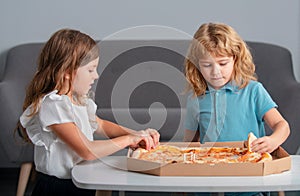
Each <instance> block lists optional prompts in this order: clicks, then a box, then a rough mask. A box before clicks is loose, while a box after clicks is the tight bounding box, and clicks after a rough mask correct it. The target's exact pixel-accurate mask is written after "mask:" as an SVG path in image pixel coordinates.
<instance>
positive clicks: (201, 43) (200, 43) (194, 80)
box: [184, 23, 257, 96]
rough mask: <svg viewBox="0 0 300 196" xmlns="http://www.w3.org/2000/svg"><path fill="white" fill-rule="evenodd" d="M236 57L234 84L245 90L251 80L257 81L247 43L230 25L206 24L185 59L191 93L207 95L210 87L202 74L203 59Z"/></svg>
mask: <svg viewBox="0 0 300 196" xmlns="http://www.w3.org/2000/svg"><path fill="white" fill-rule="evenodd" d="M207 55H211V56H214V57H224V56H226V57H231V56H232V57H233V60H234V67H233V72H232V75H231V81H234V82H235V84H236V85H237V86H238V87H239V88H244V87H245V86H247V84H248V83H249V82H250V80H257V78H256V75H255V65H254V63H253V59H252V55H251V53H250V50H249V48H248V46H247V44H246V43H245V41H244V40H243V39H242V38H241V37H240V36H239V35H238V34H237V32H236V31H235V30H234V29H233V28H232V27H230V26H229V25H226V24H222V23H206V24H203V25H201V26H200V28H199V29H198V30H197V31H196V33H195V34H194V38H193V40H192V41H191V44H190V47H189V50H188V54H187V56H186V59H185V63H184V65H185V76H186V79H187V81H188V84H189V85H188V89H189V90H190V89H192V90H193V91H194V94H195V95H196V96H200V95H204V94H205V91H206V89H207V83H206V81H205V79H204V77H203V76H202V74H201V73H200V70H199V59H200V58H201V57H202V56H207Z"/></svg>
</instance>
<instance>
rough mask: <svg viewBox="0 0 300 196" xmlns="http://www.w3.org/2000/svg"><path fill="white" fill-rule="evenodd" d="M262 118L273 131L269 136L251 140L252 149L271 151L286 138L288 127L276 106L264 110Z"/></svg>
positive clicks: (288, 132) (288, 131)
mask: <svg viewBox="0 0 300 196" xmlns="http://www.w3.org/2000/svg"><path fill="white" fill-rule="evenodd" d="M264 120H265V122H266V123H267V125H268V126H269V127H270V128H271V129H272V131H273V133H272V134H271V135H270V136H265V137H261V138H258V139H257V140H255V141H253V142H252V146H253V151H255V152H269V153H271V152H273V151H274V150H275V149H276V148H277V147H278V146H280V145H281V144H282V143H283V142H284V141H285V140H286V139H287V137H288V136H289V134H290V127H289V124H288V122H287V121H286V120H285V119H284V118H283V117H282V115H281V114H280V113H279V111H278V110H277V109H276V108H272V109H270V110H269V111H268V112H266V114H265V115H264Z"/></svg>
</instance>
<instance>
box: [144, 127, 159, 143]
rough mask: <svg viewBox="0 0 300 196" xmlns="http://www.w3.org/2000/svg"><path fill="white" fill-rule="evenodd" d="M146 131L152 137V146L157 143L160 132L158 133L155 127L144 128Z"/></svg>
mask: <svg viewBox="0 0 300 196" xmlns="http://www.w3.org/2000/svg"><path fill="white" fill-rule="evenodd" d="M145 131H146V132H147V133H149V134H150V136H151V137H152V139H153V144H154V148H155V147H156V146H157V145H159V138H160V134H159V133H158V131H157V130H155V129H151V128H148V129H146V130H145Z"/></svg>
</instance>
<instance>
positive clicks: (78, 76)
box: [20, 29, 159, 195]
mask: <svg viewBox="0 0 300 196" xmlns="http://www.w3.org/2000/svg"><path fill="white" fill-rule="evenodd" d="M98 63H99V49H98V47H97V44H96V42H95V41H94V40H93V39H92V38H90V37H89V36H88V35H86V34H84V33H81V32H79V31H76V30H71V29H62V30H59V31H57V32H56V33H54V34H53V35H52V37H51V38H50V39H49V41H48V42H47V43H46V44H45V46H44V47H43V49H42V52H41V54H40V56H39V60H38V70H37V72H36V73H35V75H34V78H33V80H32V81H31V83H30V85H29V87H28V89H27V92H26V98H25V101H24V105H23V109H24V113H23V114H22V116H21V117H20V123H21V125H22V127H23V129H22V130H23V132H24V135H25V136H27V139H28V140H30V141H31V142H32V143H33V144H34V145H35V152H34V162H35V165H36V170H37V171H38V173H39V175H40V178H38V182H37V184H36V186H35V188H34V190H33V193H32V194H33V195H45V194H49V195H86V194H91V195H94V194H95V192H94V191H90V190H83V189H78V188H77V187H76V186H75V185H74V184H73V183H72V180H71V169H72V168H73V166H74V165H75V164H77V163H78V162H80V161H82V160H95V159H98V158H100V157H103V156H107V155H110V154H112V153H114V152H116V151H118V150H120V149H123V148H125V147H127V146H130V147H137V146H142V147H144V148H146V149H150V148H154V147H155V146H156V145H157V144H158V142H159V133H158V132H157V131H156V130H153V129H147V130H145V131H134V130H131V129H128V128H125V127H121V126H119V125H116V124H114V123H112V122H108V121H105V120H102V119H100V118H98V117H97V116H96V108H97V107H96V104H95V103H94V101H93V100H92V99H91V98H89V97H88V94H89V90H90V89H91V86H92V84H93V83H94V81H95V80H96V79H98V73H97V66H98ZM94 133H96V134H100V135H104V136H106V137H108V138H111V139H110V140H96V141H94V140H93V134H94Z"/></svg>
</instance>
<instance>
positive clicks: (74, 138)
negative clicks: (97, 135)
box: [49, 123, 154, 160]
mask: <svg viewBox="0 0 300 196" xmlns="http://www.w3.org/2000/svg"><path fill="white" fill-rule="evenodd" d="M49 128H50V129H51V130H52V131H53V132H54V133H55V134H56V135H57V136H58V137H59V138H60V139H61V140H62V141H64V142H65V143H66V144H67V145H68V146H69V147H70V148H72V149H73V150H74V151H75V152H76V153H77V154H78V155H79V156H80V157H82V158H83V159H85V160H94V159H97V158H101V157H104V156H107V155H110V154H112V153H114V152H117V151H119V150H121V149H123V148H125V147H127V146H130V145H131V146H138V145H139V144H143V145H145V148H147V149H150V148H152V147H153V145H154V143H153V141H152V137H151V135H150V134H145V133H144V132H136V134H127V135H125V134H124V135H122V136H119V137H115V138H113V139H110V140H96V141H90V140H88V139H87V138H86V136H85V135H84V134H83V133H82V132H81V131H80V130H79V129H78V127H77V126H76V125H75V124H74V123H63V124H53V125H51V126H49Z"/></svg>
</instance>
